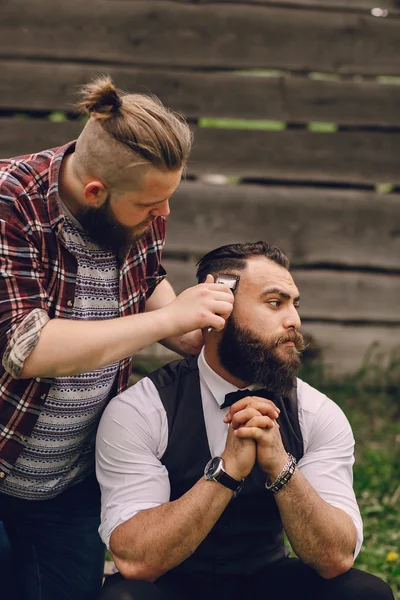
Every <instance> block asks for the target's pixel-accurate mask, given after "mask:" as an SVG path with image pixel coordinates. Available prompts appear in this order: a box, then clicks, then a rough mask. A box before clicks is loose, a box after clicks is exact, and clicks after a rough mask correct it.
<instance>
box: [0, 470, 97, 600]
mask: <svg viewBox="0 0 400 600" xmlns="http://www.w3.org/2000/svg"><path fill="white" fill-rule="evenodd" d="M0 521H3V525H4V528H5V530H6V534H7V537H8V539H9V542H10V545H11V562H10V561H8V562H2V563H0V582H6V581H7V588H6V589H5V587H4V586H3V585H2V584H0V589H1V591H0V597H1V598H2V599H4V600H96V599H97V598H98V596H99V593H100V589H101V583H102V577H103V570H104V545H103V543H102V541H101V539H100V536H99V534H98V531H97V530H98V527H99V523H100V491H99V488H98V484H97V482H96V480H95V478H94V476H92V477H90V478H89V479H87V480H86V481H84V482H82V483H78V484H77V485H75V486H73V487H71V488H69V489H68V490H67V491H66V492H63V493H62V494H60V495H59V496H57V497H56V498H54V499H52V500H20V499H18V498H12V497H11V496H7V495H6V494H0ZM3 537H4V533H3ZM3 545H4V546H5V544H4V539H3ZM10 564H12V573H10ZM6 565H7V566H6ZM4 568H7V572H6V573H5V572H3V569H4Z"/></svg>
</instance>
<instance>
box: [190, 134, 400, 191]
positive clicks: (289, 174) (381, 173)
mask: <svg viewBox="0 0 400 600" xmlns="http://www.w3.org/2000/svg"><path fill="white" fill-rule="evenodd" d="M399 156H400V134H397V133H386V132H385V133H383V132H362V131H346V132H339V133H311V132H309V131H305V130H299V131H297V130H287V131H280V132H278V131H270V132H265V131H250V130H243V131H235V130H228V129H197V131H196V141H195V145H194V148H193V152H192V155H191V159H190V162H189V165H188V173H190V174H194V175H201V174H204V173H222V174H224V175H228V176H238V177H245V178H253V179H259V178H271V179H295V180H301V181H311V180H312V181H331V182H334V181H336V182H344V183H345V182H350V183H364V184H368V183H370V184H374V183H376V182H391V183H397V182H399V181H400V170H399V161H398V157H399Z"/></svg>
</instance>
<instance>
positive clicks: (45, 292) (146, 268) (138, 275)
mask: <svg viewBox="0 0 400 600" xmlns="http://www.w3.org/2000/svg"><path fill="white" fill-rule="evenodd" d="M73 148H74V142H71V143H69V144H66V145H65V146H62V147H60V148H54V149H51V150H46V151H43V152H40V153H38V154H32V155H26V156H19V157H16V158H12V159H9V160H0V277H1V279H0V356H1V357H2V365H1V366H0V483H1V480H4V478H5V477H6V476H7V475H8V473H9V472H10V471H11V469H12V467H13V465H14V463H15V462H16V460H17V458H18V456H19V454H20V453H21V451H22V450H23V447H24V443H25V442H26V440H27V438H28V437H29V435H30V434H31V432H32V430H33V428H34V426H35V423H36V421H37V419H38V416H39V414H40V411H41V408H42V406H43V405H44V403H45V401H46V397H47V394H48V392H49V390H50V387H51V384H52V380H51V379H44V378H33V379H19V378H18V377H19V374H20V372H21V370H22V368H23V361H24V359H25V358H26V357H27V356H28V355H29V353H30V352H31V351H32V350H33V348H34V347H35V345H36V343H37V342H38V340H39V335H40V330H41V328H42V327H43V326H44V325H45V324H46V323H47V322H48V320H49V319H54V318H61V319H68V318H70V317H71V313H72V308H73V305H74V295H75V281H76V274H77V264H76V260H75V258H74V256H73V255H72V254H71V253H70V252H69V251H68V250H67V248H66V247H65V246H64V245H63V242H62V228H63V223H64V220H65V216H64V213H63V211H62V208H61V204H60V199H59V196H58V174H59V169H60V165H61V161H62V159H63V157H64V155H65V154H66V153H67V152H70V151H72V150H73ZM165 228H166V220H165V218H164V217H158V218H157V219H156V220H155V221H154V222H153V225H152V227H151V229H150V230H149V233H148V234H147V236H146V237H145V238H144V239H143V240H141V241H140V242H139V243H137V244H136V245H135V246H134V247H132V249H131V250H130V252H129V254H128V255H127V257H126V259H125V261H124V262H123V264H122V265H121V267H120V273H119V278H120V288H119V289H120V297H119V314H120V316H126V315H131V314H136V313H140V312H144V310H145V305H146V300H147V298H148V297H149V296H150V295H151V293H152V292H153V290H154V289H155V287H156V285H158V283H160V281H161V280H162V279H163V278H164V277H165V271H164V270H163V268H162V266H161V264H160V260H161V252H162V248H163V246H164V241H165ZM32 330H36V332H37V335H36V336H34V342H32V335H31V332H32ZM28 332H30V335H28ZM130 363H131V361H130V358H129V357H127V358H125V359H124V360H122V361H121V363H120V367H119V372H118V377H117V382H116V388H115V390H114V391H116V393H120V392H121V391H123V390H124V389H125V388H126V386H127V383H128V378H129V373H130Z"/></svg>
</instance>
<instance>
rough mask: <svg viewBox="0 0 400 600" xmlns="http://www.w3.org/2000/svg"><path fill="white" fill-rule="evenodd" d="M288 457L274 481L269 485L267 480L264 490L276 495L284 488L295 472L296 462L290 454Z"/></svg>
mask: <svg viewBox="0 0 400 600" xmlns="http://www.w3.org/2000/svg"><path fill="white" fill-rule="evenodd" d="M288 456H289V458H288V461H287V462H286V464H285V465H284V467H283V469H282V471H281V472H280V473H279V475H278V477H277V478H276V479H275V481H274V482H273V483H271V482H270V480H269V479H267V481H266V483H265V489H266V490H268V491H270V492H272V493H273V494H277V493H278V492H279V491H280V490H281V489H282V488H284V487H285V485H286V484H287V483H288V482H289V480H290V478H291V477H292V475H293V474H294V472H295V470H296V464H297V461H296V459H295V457H294V456H292V454H289V455H288Z"/></svg>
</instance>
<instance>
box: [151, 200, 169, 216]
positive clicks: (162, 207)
mask: <svg viewBox="0 0 400 600" xmlns="http://www.w3.org/2000/svg"><path fill="white" fill-rule="evenodd" d="M170 212H171V211H170V209H169V199H168V200H165V202H162V203H161V204H159V205H158V206H157V207H156V208H153V210H152V211H151V214H152V215H153V216H154V217H168V215H169V213H170Z"/></svg>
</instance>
